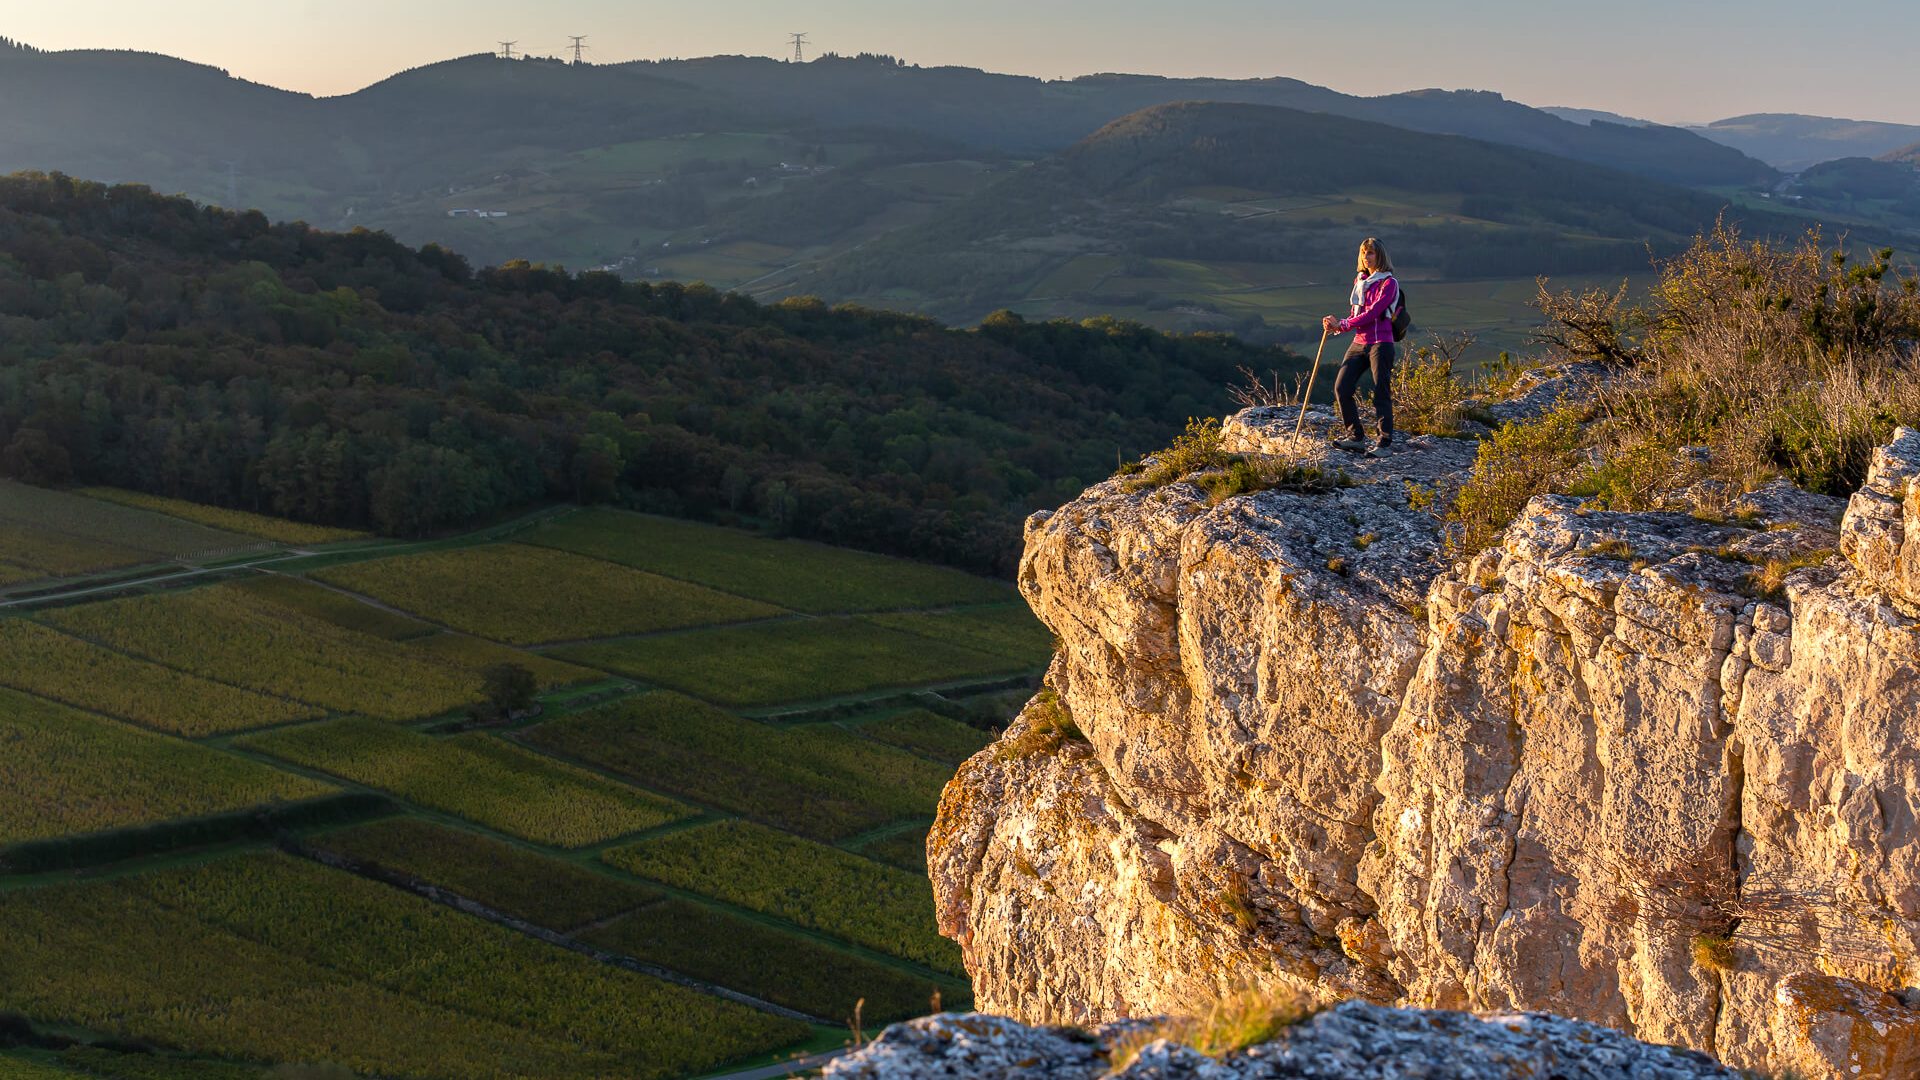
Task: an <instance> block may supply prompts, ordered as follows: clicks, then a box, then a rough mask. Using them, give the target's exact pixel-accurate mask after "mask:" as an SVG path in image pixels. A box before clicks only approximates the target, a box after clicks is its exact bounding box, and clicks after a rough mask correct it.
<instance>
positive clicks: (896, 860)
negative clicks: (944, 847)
mask: <svg viewBox="0 0 1920 1080" xmlns="http://www.w3.org/2000/svg"><path fill="white" fill-rule="evenodd" d="M857 850H858V851H859V852H860V854H862V855H865V856H867V857H868V858H870V859H879V860H880V861H881V862H884V863H891V864H892V865H894V866H897V867H899V868H900V869H902V870H907V871H911V872H913V873H915V874H919V875H921V876H923V877H924V876H925V875H926V873H927V830H925V829H917V828H916V829H908V830H906V831H905V832H897V833H889V834H887V835H886V836H883V837H881V838H880V839H878V840H873V841H870V842H868V843H865V844H862V845H860V847H859V848H858V849H857Z"/></svg>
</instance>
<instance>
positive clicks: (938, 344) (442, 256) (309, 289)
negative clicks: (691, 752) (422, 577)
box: [0, 177, 1302, 569]
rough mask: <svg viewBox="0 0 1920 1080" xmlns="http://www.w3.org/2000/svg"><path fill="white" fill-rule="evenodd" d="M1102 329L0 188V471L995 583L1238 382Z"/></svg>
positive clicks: (267, 504) (1277, 357)
mask: <svg viewBox="0 0 1920 1080" xmlns="http://www.w3.org/2000/svg"><path fill="white" fill-rule="evenodd" d="M1301 363H1302V361H1300V360H1299V358H1297V357H1295V356H1293V355H1291V354H1288V353H1285V352H1283V351H1280V350H1276V349H1260V348H1255V347H1253V346H1250V345H1247V344H1244V343H1241V342H1237V341H1234V340H1231V339H1225V338H1219V337H1170V336H1166V335H1162V334H1159V333H1156V332H1154V331H1151V330H1148V329H1145V328H1143V327H1139V326H1135V325H1130V324H1126V323H1120V322H1113V321H1106V322H1102V323H1097V324H1090V325H1086V326H1082V325H1078V324H1064V323H1060V324H1042V323H1034V324H1006V325H1001V326H998V327H996V328H994V329H992V330H991V331H984V332H968V331H954V330H948V329H946V328H944V327H941V326H939V325H937V324H935V323H932V322H929V321H926V320H924V319H919V318H913V317H908V316H900V315H890V314H883V313H875V312H867V311H860V310H829V309H828V308H827V307H825V306H824V305H822V304H820V303H819V302H817V301H812V302H807V301H796V302H792V303H785V304H780V305H775V306H771V307H763V306H761V305H759V304H757V303H754V302H753V301H751V300H747V299H745V298H742V297H739V296H733V295H727V294H722V293H719V292H716V291H714V290H711V289H708V288H705V287H703V286H680V285H661V286H654V285H650V284H645V283H632V284H627V283H622V282H621V281H620V280H619V279H618V278H615V277H614V276H612V275H608V274H586V275H581V276H578V277H574V276H570V275H567V274H565V273H562V272H557V271H552V270H546V269H541V268H537V267H530V266H528V265H526V264H524V263H520V264H513V265H508V266H505V267H500V268H494V269H488V270H482V271H479V272H474V271H472V270H470V269H469V268H468V266H467V264H466V263H465V262H464V261H462V260H461V259H460V258H459V257H458V256H455V255H452V254H450V253H448V252H446V251H444V250H442V249H439V248H434V247H428V248H424V249H421V250H418V251H416V250H413V249H410V248H407V247H404V246H402V245H401V244H399V243H396V242H395V241H393V240H392V239H390V238H388V237H386V236H383V235H380V234H376V233H369V232H364V231H359V232H353V233H347V234H330V233H323V232H318V231H315V230H311V229H308V228H306V227H305V226H300V225H274V224H271V223H269V222H268V221H267V220H266V218H264V217H263V216H261V215H259V214H257V213H250V214H232V213H228V212H225V211H220V210H214V209H203V208H200V207H196V206H195V205H193V204H192V203H190V202H188V201H186V200H184V199H179V198H167V197H161V196H156V195H154V194H152V193H150V192H148V191H146V190H145V189H141V188H133V187H118V188H108V187H104V186H102V185H98V184H91V183H85V182H79V181H73V180H69V179H67V178H64V177H54V178H34V177H13V178H8V179H4V180H0V401H4V402H5V407H4V409H0V474H4V475H10V476H13V477H16V478H21V479H26V480H31V481H35V482H43V483H60V484H64V483H73V482H79V483H96V484H108V485H112V486H117V487H128V488H136V489H139V490H142V491H146V492H150V493H153V494H158V495H165V496H173V497H182V498H187V499H191V500H194V501H198V502H207V503H215V504H219V505H223V506H229V507H235V508H239V509H245V510H258V511H265V512H270V513H275V514H280V515H284V516H290V517H295V518H298V519H301V520H304V521H310V522H316V523H321V524H330V525H344V526H349V527H369V526H370V527H372V528H375V529H377V530H379V531H382V532H385V533H389V534H400V535H419V534H422V533H428V532H434V531H438V530H442V529H446V528H452V527H458V526H461V525H464V524H467V523H471V522H475V521H479V520H485V519H489V518H495V517H498V516H500V515H502V514H506V513H510V512H513V511H515V510H517V509H522V508H525V507H528V506H531V505H534V504H539V503H542V502H546V501H549V500H554V499H573V500H578V501H582V502H615V503H622V504H625V505H630V506H635V507H640V508H644V509H651V510H656V511H661V512H667V513H673V514H681V515H687V516H695V517H723V518H727V519H740V518H746V519H751V520H754V521H756V522H760V523H762V524H764V525H766V526H767V527H769V528H772V529H775V530H777V531H780V532H785V533H791V534H794V535H800V536H808V537H814V538H818V539H827V540H836V541H842V542H847V543H855V544H860V545H863V546H871V547H875V548H878V549H881V550H890V551H898V552H910V553H913V554H915V555H917V556H919V557H922V558H928V559H935V560H946V561H951V562H956V563H959V564H962V565H968V566H974V567H980V568H986V569H995V568H997V569H1005V568H1006V566H1007V565H1008V564H1009V561H1010V559H1011V556H1012V552H1013V549H1014V547H1015V545H1016V544H1017V538H1018V536H1019V522H1020V521H1021V519H1022V518H1023V517H1024V516H1025V515H1026V514H1027V513H1028V512H1030V511H1031V510H1033V509H1036V508H1038V507H1040V506H1044V505H1050V504H1052V503H1053V502H1055V501H1057V500H1058V499H1059V498H1060V497H1061V496H1062V494H1063V493H1064V491H1065V490H1066V489H1067V488H1069V487H1072V486H1077V485H1079V484H1081V483H1083V482H1084V481H1085V479H1086V478H1087V477H1090V476H1095V475H1099V474H1101V473H1104V472H1106V471H1107V470H1109V469H1111V467H1112V463H1113V461H1114V460H1115V459H1116V456H1117V455H1123V454H1134V453H1138V452H1139V451H1140V450H1142V449H1144V448H1145V447H1147V446H1150V445H1153V443H1154V442H1155V441H1157V440H1158V438H1159V436H1160V433H1161V432H1164V431H1165V430H1166V429H1167V428H1168V427H1169V426H1178V425H1179V424H1181V423H1183V422H1184V421H1185V419H1186V417H1188V416H1191V415H1201V414H1204V413H1206V412H1210V411H1217V410H1218V408H1219V406H1220V405H1221V404H1223V401H1224V389H1223V388H1224V387H1225V386H1227V385H1228V384H1229V383H1232V382H1234V381H1236V380H1237V370H1238V368H1240V367H1241V366H1246V367H1250V368H1253V369H1255V370H1258V371H1270V370H1272V371H1279V372H1281V373H1283V374H1284V375H1285V376H1291V374H1292V373H1294V372H1297V371H1298V370H1299V368H1300V365H1301Z"/></svg>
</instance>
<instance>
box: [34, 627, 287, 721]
mask: <svg viewBox="0 0 1920 1080" xmlns="http://www.w3.org/2000/svg"><path fill="white" fill-rule="evenodd" d="M0 652H4V654H5V656H6V662H5V664H0V686H10V687H13V688H14V689H16V690H25V691H27V692H29V693H34V694H38V695H40V696H41V697H44V698H50V699H52V700H54V701H63V702H66V703H67V704H69V705H76V706H79V707H80V708H83V709H91V710H94V711H95V712H103V713H108V714H110V715H113V716H117V717H120V718H121V719H123V720H131V721H133V722H134V723H136V724H139V725H141V726H142V727H149V728H154V729H156V730H159V731H167V732H172V733H173V734H176V735H211V734H216V733H219V732H224V731H241V730H244V729H246V728H256V727H266V726H269V725H272V724H286V723H292V722H294V721H296V720H310V719H313V718H315V717H317V716H319V715H320V710H318V709H316V708H314V707H313V706H311V705H303V704H300V703H298V702H294V701H288V700H286V699H285V698H278V697H270V696H268V695H266V694H260V693H255V692H254V691H251V690H242V689H240V688H239V687H234V686H227V685H224V684H222V683H217V682H212V681H210V680H207V679H202V678H200V677H198V676H195V675H188V674H186V673H185V672H180V671H174V670H173V669H171V668H165V667H161V666H160V665H158V664H153V663H148V662H147V661H145V660H137V659H135V658H133V657H130V656H123V655H121V654H120V653H117V652H113V651H112V650H110V649H105V648H101V647H100V646H98V645H94V644H92V643H91V642H87V641H83V640H81V639H80V638H77V637H74V636H72V635H71V634H65V633H62V632H60V631H59V630H55V629H54V628H52V627H50V626H43V625H41V624H39V623H33V622H28V621H26V620H25V619H5V620H0Z"/></svg>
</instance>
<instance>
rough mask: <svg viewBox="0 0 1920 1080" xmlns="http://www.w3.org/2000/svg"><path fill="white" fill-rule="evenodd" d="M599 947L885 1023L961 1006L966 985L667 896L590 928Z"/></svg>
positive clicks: (817, 1012)
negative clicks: (936, 1004)
mask: <svg viewBox="0 0 1920 1080" xmlns="http://www.w3.org/2000/svg"><path fill="white" fill-rule="evenodd" d="M587 940H588V941H589V942H591V943H593V944H595V945H598V946H600V947H601V948H603V949H607V950H609V951H612V952H616V953H620V954H622V955H625V956H631V957H633V958H635V959H637V960H646V961H649V962H651V963H655V964H659V965H661V966H663V967H668V968H672V969H673V970H675V971H684V972H686V973H687V974H689V975H692V976H695V977H696V978H701V979H711V980H713V981H714V982H718V983H722V984H724V985H726V986H728V987H731V988H732V989H735V990H739V991H741V992H743V993H748V994H752V995H753V996H755V997H758V998H762V999H765V1000H767V1001H771V1002H773V1003H775V1004H777V1005H785V1006H786V1007H788V1008H790V1009H798V1010H800V1011H801V1012H804V1013H807V1014H808V1015H811V1016H818V1017H821V1018H823V1019H826V1020H844V1019H846V1018H848V1017H851V1016H852V1015H853V1009H854V1004H855V1003H856V1002H858V1001H861V1000H862V999H864V1000H865V1001H866V1007H865V1009H864V1011H863V1013H862V1015H863V1016H864V1017H865V1019H867V1020H868V1021H874V1022H879V1023H885V1022H888V1021H892V1020H900V1019H904V1018H906V1017H911V1016H919V1015H922V1014H923V1013H926V1012H927V1011H928V1010H929V1005H930V1002H931V1000H932V998H933V995H934V994H935V993H939V994H941V995H942V997H943V998H944V1000H943V1001H942V1006H943V1007H945V1008H952V1009H963V1008H965V1007H966V1004H967V996H968V995H967V993H966V991H965V989H964V988H963V987H961V986H959V985H958V984H956V983H954V982H951V981H949V980H935V979H932V978H928V977H926V976H920V975H910V974H907V973H906V972H903V971H900V970H898V969H896V968H892V967H888V966H886V965H884V964H879V963H876V962H874V961H872V960H867V959H864V958H862V957H858V956H854V955H852V954H850V953H848V952H846V951H845V950H843V949H836V948H834V947H832V946H829V945H826V944H823V943H821V942H818V941H812V940H809V939H807V938H803V937H799V936H797V935H795V934H792V933H788V932H786V931H782V930H776V929H773V928H772V927H769V926H765V925H762V924H760V923H757V922H753V921H750V920H748V919H743V918H741V917H739V916H737V915H729V914H726V913H725V912H720V911H715V910H714V909H713V908H710V907H707V906H704V905H701V904H694V903H689V902H687V901H684V900H669V901H666V902H665V903H661V904H656V905H654V906H652V907H649V908H646V909H644V910H642V911H636V912H634V913H633V914H631V915H626V916H623V917H621V918H620V919H618V920H616V921H614V922H613V923H611V924H609V925H607V926H605V927H602V928H600V929H598V930H595V931H593V932H592V933H590V934H588V935H587Z"/></svg>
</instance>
